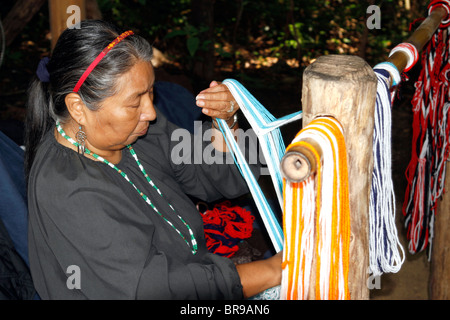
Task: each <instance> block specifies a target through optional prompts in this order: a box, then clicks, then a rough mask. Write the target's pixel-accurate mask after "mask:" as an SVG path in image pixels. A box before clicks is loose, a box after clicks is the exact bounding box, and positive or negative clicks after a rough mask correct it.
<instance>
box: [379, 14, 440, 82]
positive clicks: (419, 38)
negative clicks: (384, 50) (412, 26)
mask: <svg viewBox="0 0 450 320" xmlns="http://www.w3.org/2000/svg"><path fill="white" fill-rule="evenodd" d="M446 16H447V11H446V10H445V9H444V8H442V7H437V8H436V9H434V10H433V11H432V12H431V13H430V15H429V16H428V17H427V18H426V19H425V20H424V21H423V22H422V23H421V24H420V25H419V27H418V28H417V29H416V30H415V31H414V32H413V34H412V35H411V36H410V37H409V38H408V39H407V40H406V41H405V42H407V43H411V44H412V45H414V46H415V47H416V49H417V51H418V52H419V53H420V52H421V51H422V49H423V47H424V46H425V45H426V44H427V42H428V41H430V40H431V37H432V36H433V34H434V33H435V32H436V30H437V29H438V28H439V25H440V24H441V22H442V20H443V19H444V18H445V17H446ZM387 62H391V63H393V64H394V65H395V66H396V67H397V69H398V72H399V73H400V74H401V73H402V72H403V70H404V69H405V67H406V65H407V64H408V56H407V55H406V54H405V53H404V52H401V51H397V52H395V53H394V54H393V55H392V56H391V57H389V58H388V60H387Z"/></svg>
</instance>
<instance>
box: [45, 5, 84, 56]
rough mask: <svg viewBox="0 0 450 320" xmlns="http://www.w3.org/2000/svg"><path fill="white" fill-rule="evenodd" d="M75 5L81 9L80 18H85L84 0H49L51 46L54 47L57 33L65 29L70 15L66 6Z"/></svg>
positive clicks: (57, 36)
mask: <svg viewBox="0 0 450 320" xmlns="http://www.w3.org/2000/svg"><path fill="white" fill-rule="evenodd" d="M71 5H76V6H78V7H79V8H80V10H81V20H84V19H86V0H49V10H50V29H51V32H52V48H54V47H55V45H56V42H57V41H58V38H59V35H60V34H61V33H62V32H63V31H64V30H65V29H67V19H69V17H70V16H71V15H72V13H71V12H69V13H67V8H68V7H69V6H71Z"/></svg>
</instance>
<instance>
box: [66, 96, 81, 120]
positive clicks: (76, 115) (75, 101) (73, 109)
mask: <svg viewBox="0 0 450 320" xmlns="http://www.w3.org/2000/svg"><path fill="white" fill-rule="evenodd" d="M65 102H66V106H67V110H68V111H69V113H70V115H71V117H72V119H73V120H75V121H76V122H77V123H78V124H80V125H82V126H83V125H85V124H86V113H85V112H86V105H85V104H84V102H83V100H82V99H81V97H80V96H79V95H78V94H77V93H74V92H72V93H69V94H68V95H67V96H66V98H65Z"/></svg>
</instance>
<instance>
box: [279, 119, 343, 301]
mask: <svg viewBox="0 0 450 320" xmlns="http://www.w3.org/2000/svg"><path fill="white" fill-rule="evenodd" d="M342 130H343V129H342V127H341V125H340V124H339V123H338V122H337V121H336V120H334V119H333V118H328V117H319V118H316V119H315V120H313V121H312V122H311V123H310V124H309V125H308V126H306V127H305V128H304V129H302V130H301V131H300V132H299V133H298V134H297V136H296V137H295V139H294V140H293V141H292V143H291V144H290V145H289V146H288V148H287V149H286V153H287V152H289V150H291V149H292V148H295V147H298V146H302V147H304V148H307V149H309V150H310V152H311V153H312V154H314V157H315V159H316V163H317V169H316V176H315V177H314V176H310V177H309V178H308V179H307V180H305V181H303V182H301V183H292V182H289V181H286V180H285V181H284V209H283V215H284V217H283V231H284V235H285V240H284V251H283V265H282V268H283V269H282V282H281V299H288V300H301V299H321V300H328V299H330V300H332V299H333V300H336V299H342V300H343V299H350V294H349V289H348V271H349V247H350V244H349V243H350V204H349V193H348V169H347V154H346V146H345V141H344V137H343V134H342ZM305 138H308V139H312V140H314V141H315V143H317V145H318V146H320V153H319V151H318V150H316V148H315V147H314V146H313V144H311V143H310V142H307V140H305ZM313 259H315V262H314V263H313ZM313 265H315V270H313V269H314V268H313ZM311 276H313V277H314V278H315V288H314V291H315V294H314V296H313V297H312V296H310V295H309V291H310V287H311V283H310V278H311ZM311 289H312V288H311Z"/></svg>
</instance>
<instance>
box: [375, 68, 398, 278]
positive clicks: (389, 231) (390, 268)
mask: <svg viewBox="0 0 450 320" xmlns="http://www.w3.org/2000/svg"><path fill="white" fill-rule="evenodd" d="M384 66H385V65H381V66H380V65H377V66H376V67H375V70H376V69H382V67H384ZM376 75H377V77H378V87H377V99H376V107H375V108H376V110H375V115H374V122H375V128H374V139H373V150H374V171H373V175H372V189H371V193H370V210H369V226H370V228H369V229H370V230H369V264H370V270H371V272H372V273H373V275H374V276H379V275H381V274H383V272H393V273H395V272H398V271H399V270H400V268H401V266H402V264H403V262H404V260H405V254H404V250H403V247H402V245H401V243H400V241H399V239H398V235H397V227H396V224H395V213H396V206H395V193H394V186H393V183H392V165H391V161H392V159H391V158H392V154H391V150H392V145H391V130H392V122H391V97H390V91H389V78H387V77H386V76H384V75H382V74H381V73H379V72H376Z"/></svg>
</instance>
